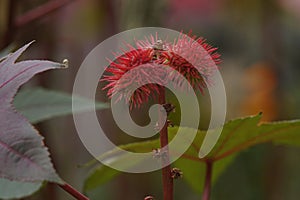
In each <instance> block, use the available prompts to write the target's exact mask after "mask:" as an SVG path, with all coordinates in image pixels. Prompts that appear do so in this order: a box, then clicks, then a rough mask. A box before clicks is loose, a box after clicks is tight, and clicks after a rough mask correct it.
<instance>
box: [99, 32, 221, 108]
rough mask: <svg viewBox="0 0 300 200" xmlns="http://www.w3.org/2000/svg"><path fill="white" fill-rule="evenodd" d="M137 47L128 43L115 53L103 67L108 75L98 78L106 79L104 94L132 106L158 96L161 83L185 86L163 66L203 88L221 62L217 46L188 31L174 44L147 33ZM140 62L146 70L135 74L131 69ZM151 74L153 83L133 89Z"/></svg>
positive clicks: (180, 79)
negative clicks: (120, 51)
mask: <svg viewBox="0 0 300 200" xmlns="http://www.w3.org/2000/svg"><path fill="white" fill-rule="evenodd" d="M136 46H137V48H134V47H132V46H130V45H128V47H129V51H127V52H124V53H123V54H121V55H118V56H116V59H115V60H114V61H112V62H111V63H110V66H109V67H108V68H107V69H106V71H107V72H108V74H107V75H105V76H104V77H103V78H102V79H101V81H106V82H108V84H107V85H106V86H105V87H104V88H103V89H108V93H107V95H108V96H109V97H110V98H111V97H112V96H114V95H117V96H116V97H117V101H119V100H121V99H125V100H127V101H129V102H130V104H131V107H139V106H140V105H141V104H142V103H144V102H148V100H149V98H150V97H152V98H154V99H155V98H157V97H158V96H159V91H160V90H159V87H160V85H164V83H165V82H166V81H172V82H173V83H174V84H175V85H174V86H175V87H177V88H180V89H185V88H187V87H186V86H185V85H184V81H183V80H182V78H181V77H180V76H178V75H176V74H177V73H169V74H166V73H165V71H164V70H163V69H162V68H161V67H163V66H169V67H171V68H172V69H174V70H176V71H178V72H179V73H180V74H181V75H183V76H184V77H185V78H186V79H187V80H188V82H189V83H190V84H191V86H192V87H193V88H198V89H200V91H203V89H204V88H205V87H207V86H208V84H210V83H211V80H210V77H211V76H212V75H213V74H214V72H215V71H216V70H217V65H218V64H219V63H220V55H219V54H218V53H216V50H217V48H214V47H212V46H210V45H208V44H207V43H205V40H204V39H202V38H196V36H191V34H189V35H185V34H180V35H179V37H178V39H177V40H176V41H174V43H173V44H171V43H167V42H163V41H161V40H158V38H157V36H156V38H154V37H153V36H150V37H149V38H148V39H147V38H146V39H145V40H143V41H137V42H136ZM141 65H147V71H144V70H138V73H135V72H134V70H132V69H135V68H137V67H139V66H141ZM126 73H127V74H126ZM128 74H130V75H128ZM150 76H151V78H152V79H155V84H154V83H153V84H146V85H143V86H141V87H139V88H137V89H135V90H134V91H132V88H134V87H132V86H134V85H142V84H141V83H142V82H143V80H144V79H147V78H150Z"/></svg>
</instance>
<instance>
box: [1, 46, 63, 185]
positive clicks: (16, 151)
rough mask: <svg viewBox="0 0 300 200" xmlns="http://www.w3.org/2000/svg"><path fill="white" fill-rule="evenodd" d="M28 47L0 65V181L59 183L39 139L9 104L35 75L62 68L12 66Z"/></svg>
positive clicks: (26, 64) (55, 65)
mask: <svg viewBox="0 0 300 200" xmlns="http://www.w3.org/2000/svg"><path fill="white" fill-rule="evenodd" d="M30 44H31V43H29V44H27V45H25V46H24V47H22V48H20V49H19V50H17V51H16V52H15V53H12V54H10V55H8V56H7V57H6V58H4V59H3V60H2V62H1V63H0V177H1V178H6V179H9V180H15V181H32V182H36V181H43V180H47V181H53V182H62V181H61V179H60V178H59V176H58V175H57V174H56V172H55V170H54V168H53V165H52V163H51V161H50V158H49V153H48V151H47V148H46V147H45V146H44V145H43V137H42V136H41V135H39V133H38V131H37V130H36V129H35V128H34V127H33V126H32V125H31V124H30V123H29V122H28V121H27V119H25V118H24V117H23V116H22V115H21V114H20V113H18V112H17V111H16V110H15V109H14V108H13V106H12V103H11V102H12V101H13V97H14V95H15V94H16V92H17V90H18V88H19V87H20V86H21V85H22V84H24V83H25V82H27V81H28V80H29V79H30V78H31V77H33V76H34V75H35V74H37V73H39V72H43V71H45V70H48V69H55V68H62V67H63V65H62V64H59V63H55V62H50V61H44V60H30V61H22V62H17V63H15V62H16V60H17V58H18V57H19V56H20V55H21V54H22V53H23V52H24V51H25V50H26V48H27V47H28V46H29V45H30Z"/></svg>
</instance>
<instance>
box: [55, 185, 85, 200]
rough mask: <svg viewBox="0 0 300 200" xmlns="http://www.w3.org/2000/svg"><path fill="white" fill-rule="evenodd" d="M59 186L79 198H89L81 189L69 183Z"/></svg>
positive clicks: (80, 199) (78, 199)
mask: <svg viewBox="0 0 300 200" xmlns="http://www.w3.org/2000/svg"><path fill="white" fill-rule="evenodd" d="M58 185H59V187H61V188H62V189H63V190H65V191H66V192H67V193H69V194H70V195H72V196H73V197H75V198H76V199H77V200H89V198H87V197H86V196H84V195H83V194H81V193H80V192H79V191H77V190H76V189H75V188H73V187H72V186H71V185H69V184H68V183H65V184H58Z"/></svg>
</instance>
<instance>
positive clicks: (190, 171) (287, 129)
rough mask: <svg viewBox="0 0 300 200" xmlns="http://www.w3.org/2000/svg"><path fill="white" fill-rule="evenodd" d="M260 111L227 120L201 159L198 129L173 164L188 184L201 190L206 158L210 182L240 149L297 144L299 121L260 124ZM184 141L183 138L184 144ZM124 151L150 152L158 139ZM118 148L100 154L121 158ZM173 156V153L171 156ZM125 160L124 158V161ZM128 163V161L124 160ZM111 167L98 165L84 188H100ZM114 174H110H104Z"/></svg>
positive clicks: (171, 132)
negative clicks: (257, 113)
mask: <svg viewBox="0 0 300 200" xmlns="http://www.w3.org/2000/svg"><path fill="white" fill-rule="evenodd" d="M260 119H261V114H259V115H256V116H250V117H245V118H239V119H235V120H231V121H229V122H227V123H226V124H225V125H224V127H223V130H222V134H221V136H220V138H219V140H218V142H217V144H216V145H215V146H214V148H213V150H212V151H211V152H210V153H209V155H208V156H207V157H206V158H204V159H200V158H199V157H198V154H199V149H200V147H201V144H202V142H203V139H204V137H205V134H206V131H200V130H198V132H197V135H196V137H195V139H194V141H193V143H192V145H190V147H189V148H188V150H187V151H186V152H185V153H184V155H182V156H181V157H180V158H179V159H178V160H177V161H176V162H175V163H174V164H173V165H174V166H176V167H178V168H180V169H181V170H182V172H183V177H184V179H185V180H186V181H187V182H188V184H189V185H190V186H191V187H192V188H193V189H195V190H196V191H197V192H199V193H201V192H202V188H203V181H204V177H205V161H206V160H207V159H209V160H211V161H212V162H214V163H213V182H215V181H216V180H217V179H218V177H219V176H220V175H221V174H222V172H224V171H225V170H226V168H227V167H228V166H229V165H230V164H231V163H232V162H233V160H234V158H235V157H236V156H237V155H238V154H239V153H240V152H241V151H243V150H245V149H247V148H249V147H251V146H254V145H257V144H262V143H266V142H272V143H274V144H288V145H296V146H299V145H300V120H292V121H282V122H273V123H263V124H259V121H260ZM177 130H178V127H172V128H169V129H168V132H169V139H170V140H171V139H172V138H173V137H174V136H175V135H176V133H177ZM184 130H185V132H186V135H188V134H189V133H190V128H184ZM184 142H185V141H182V143H184ZM120 147H122V148H123V149H125V150H128V151H133V152H151V151H152V150H153V149H154V148H158V147H159V141H158V140H152V141H146V142H139V143H132V144H127V145H121V146H120ZM117 152H118V150H116V149H114V150H112V151H109V152H107V153H105V154H103V155H102V156H104V157H109V158H110V159H111V158H114V161H115V162H117V161H120V162H124V161H122V160H123V159H124V158H122V157H120V156H119V155H118V153H117ZM171 156H172V155H171ZM125 161H126V160H125ZM127 163H128V161H127ZM109 170H112V169H110V168H103V166H100V167H98V168H95V169H94V171H93V172H92V173H91V174H90V176H89V178H88V179H87V182H86V184H91V182H89V181H90V180H99V179H100V180H101V181H98V182H97V181H93V184H92V187H85V189H86V190H89V189H91V188H93V189H94V188H96V187H99V186H100V185H102V184H104V183H105V182H106V181H109V180H110V179H111V178H113V177H115V176H116V175H117V174H118V172H114V173H113V172H110V171H109ZM104 173H106V174H113V175H112V176H104Z"/></svg>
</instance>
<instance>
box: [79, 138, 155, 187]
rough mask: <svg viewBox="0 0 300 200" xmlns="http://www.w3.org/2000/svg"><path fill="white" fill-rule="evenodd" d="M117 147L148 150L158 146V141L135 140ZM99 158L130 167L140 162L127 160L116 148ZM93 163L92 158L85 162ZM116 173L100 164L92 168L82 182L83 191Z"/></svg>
mask: <svg viewBox="0 0 300 200" xmlns="http://www.w3.org/2000/svg"><path fill="white" fill-rule="evenodd" d="M119 147H120V148H122V149H124V150H127V151H131V152H149V151H152V150H153V149H155V148H158V147H159V141H158V140H152V141H145V142H136V143H131V144H126V145H120V146H119ZM100 158H101V159H109V160H110V162H111V163H112V162H113V163H115V164H118V165H119V166H123V167H124V168H130V167H132V166H135V165H136V164H138V162H140V161H136V162H132V161H130V162H128V156H126V155H120V154H119V150H118V149H113V150H111V151H108V152H106V153H105V154H103V155H101V157H100ZM94 163H97V161H96V160H92V161H91V162H89V163H88V164H87V166H90V165H92V164H94ZM118 174H120V172H119V171H117V170H115V169H112V168H110V167H107V166H105V165H102V164H100V165H99V166H98V167H96V168H94V169H93V170H92V171H91V173H90V174H89V176H88V178H87V179H86V181H85V183H84V191H90V190H93V189H95V188H97V187H99V186H101V185H102V184H104V183H106V182H108V181H109V180H111V179H113V178H114V177H116V176H117V175H118Z"/></svg>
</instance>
